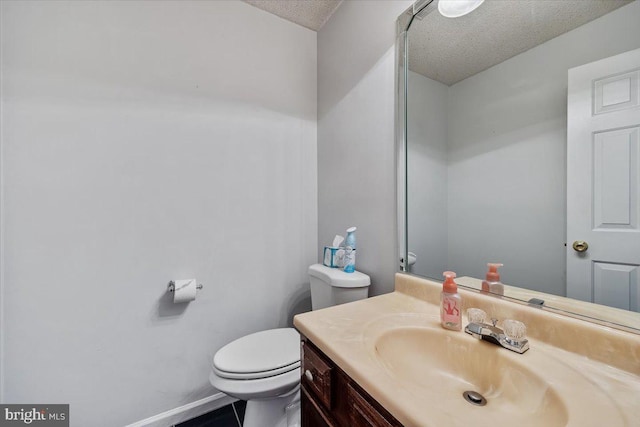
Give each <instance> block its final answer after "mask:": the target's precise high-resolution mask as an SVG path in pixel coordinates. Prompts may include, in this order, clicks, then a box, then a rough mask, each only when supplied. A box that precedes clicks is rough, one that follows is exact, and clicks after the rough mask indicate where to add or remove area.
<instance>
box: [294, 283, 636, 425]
mask: <svg viewBox="0 0 640 427" xmlns="http://www.w3.org/2000/svg"><path fill="white" fill-rule="evenodd" d="M440 289H441V284H439V283H437V282H432V281H429V280H426V279H422V278H418V277H415V276H410V275H407V274H401V273H399V274H397V275H396V283H395V292H392V293H389V294H386V295H381V296H377V297H373V298H369V299H366V300H362V301H357V302H354V303H349V304H343V305H339V306H335V307H330V308H327V309H323V310H318V311H312V312H308V313H304V314H300V315H297V316H296V317H295V319H294V325H295V327H296V328H297V329H298V330H299V331H300V332H301V333H302V334H304V335H305V336H306V337H307V338H309V339H310V340H311V341H312V342H313V343H314V344H315V345H316V346H317V347H318V348H319V349H320V350H322V351H323V352H324V353H325V354H326V355H327V356H328V357H330V358H331V359H332V360H333V361H334V362H335V363H336V364H337V365H338V366H339V367H340V368H341V369H342V370H344V371H345V372H346V373H347V374H348V375H349V376H350V377H351V378H353V379H354V380H355V381H356V382H357V383H358V384H359V385H360V386H361V387H362V388H363V389H364V390H366V391H367V392H368V393H369V394H370V395H371V396H372V397H373V398H374V399H376V400H377V401H378V402H379V403H380V404H382V405H383V406H384V407H385V408H386V409H387V410H388V411H389V412H390V413H391V414H392V415H393V416H394V417H396V418H397V419H398V420H399V421H400V422H401V423H402V424H403V425H405V426H407V427H411V426H435V427H439V426H444V425H448V426H465V427H468V426H470V425H478V426H482V425H487V426H488V425H491V426H502V425H504V426H507V425H508V426H513V425H514V421H516V420H517V422H516V423H515V424H517V425H518V426H523V425H524V426H532V427H533V426H539V425H541V424H540V422H541V419H539V418H538V416H537V415H536V414H547V415H548V414H549V413H554V414H557V417H556V419H551V420H547V421H545V427H546V426H549V425H568V426H580V427H584V426H590V425H593V426H596V425H606V426H607V427H614V426H633V425H637V422H638V420H637V414H638V413H640V399H639V398H638V396H640V335H635V334H632V333H628V332H624V331H619V330H615V329H611V328H608V327H605V326H601V325H596V324H591V323H588V322H584V321H581V320H577V319H573V318H570V317H566V316H562V315H558V314H555V313H548V312H545V311H543V310H540V309H538V308H533V307H528V306H526V305H519V304H515V303H512V302H508V301H504V300H501V299H499V298H495V297H491V296H486V295H481V294H479V293H476V292H471V291H466V290H463V289H461V290H460V294H461V296H462V298H463V309H466V308H469V307H479V308H482V309H483V310H485V311H486V312H487V314H488V316H489V317H496V318H498V319H505V318H512V319H517V320H521V321H523V322H524V323H525V324H526V325H527V328H528V329H527V334H528V339H529V342H530V347H531V348H530V350H529V351H527V352H526V353H524V354H517V353H514V352H511V351H508V350H506V349H504V348H501V347H498V346H496V345H493V344H489V343H486V342H482V341H479V340H477V339H475V338H473V337H471V336H470V335H468V334H465V333H464V332H462V331H461V332H455V331H445V330H444V329H442V328H441V327H440V326H439V294H440ZM463 313H464V311H463ZM464 317H465V316H463V318H464ZM465 324H466V319H464V321H463V327H464V325H465ZM398 330H402V331H414V332H415V331H418V332H420V331H432V332H433V334H431V335H424V336H427V337H436V338H429V339H433V344H434V346H436V345H438V346H446V348H447V350H446V351H448V352H451V351H456V348H465V349H467V351H468V355H467V356H465V357H468V359H464V358H463V359H462V360H459V362H456V363H460V364H461V365H463V364H464V365H465V366H464V367H463V366H461V367H460V368H461V369H460V371H461V372H462V371H465V372H466V374H465V375H471V376H472V377H473V378H479V377H477V374H478V373H479V372H481V371H484V370H486V371H487V372H488V373H489V377H491V375H496V376H499V377H500V378H502V380H501V382H500V384H499V385H498V387H497V388H498V390H497V391H496V390H493V392H491V391H490V390H484V391H481V390H478V391H481V392H484V393H488V394H491V395H492V396H491V397H487V396H485V397H487V400H488V401H489V403H488V404H487V406H484V407H477V406H473V405H471V404H469V403H467V402H465V401H464V400H463V398H462V397H461V395H460V396H458V394H461V393H459V392H458V391H457V390H455V393H454V392H453V391H454V390H452V387H453V386H450V384H453V383H455V382H456V381H457V382H458V383H459V382H460V381H459V380H460V379H459V378H458V379H456V381H452V382H451V383H449V382H448V381H447V380H446V376H441V379H442V381H440V382H438V383H437V384H428V383H427V382H428V381H427V380H424V381H423V382H421V380H420V379H421V378H430V377H428V376H421V374H420V372H417V371H421V370H424V372H425V373H426V372H427V371H428V370H429V369H431V370H432V371H433V368H430V367H429V365H428V362H426V361H425V363H424V364H420V363H421V362H420V360H419V359H416V357H419V356H420V355H419V354H413V353H415V348H414V347H415V346H413V345H410V346H406V345H405V344H406V343H407V341H402V340H399V341H391V342H392V343H393V346H391V347H390V346H387V347H386V348H384V353H385V354H384V358H381V354H382V352H383V349H382V347H380V346H379V345H380V343H381V341H380V338H381V337H385V336H389V335H388V334H389V333H394V332H393V331H398ZM402 333H405V332H402ZM430 333H431V332H430ZM385 334H386V335H385ZM406 336H408V335H406V333H405V337H406ZM416 336H420V335H416ZM387 342H389V340H387ZM403 343H405V344H403ZM430 344H431V343H429V345H430ZM461 345H462V346H461ZM456 346H458V347H456ZM480 346H483V347H480ZM422 348H426V349H427V350H426V351H430V350H429V347H428V345H427V346H425V345H423V346H422ZM434 351H435V350H434ZM441 352H442V351H441ZM494 352H495V353H494ZM394 353H396V354H397V356H398V358H397V362H398V363H397V364H394ZM476 355H483V356H482V358H483V359H484V360H473V361H471V359H475V358H476ZM487 355H488V357H487ZM493 356H495V357H493ZM408 357H413V359H408ZM445 357H446V356H445ZM458 359H459V358H458ZM493 360H498V361H499V362H496V363H491V362H492V361H493ZM407 361H409V362H411V363H414V365H412V366H417V369H416V372H415V378H412V377H411V374H412V373H411V372H409V373H408V375H409V376H407V375H404V376H403V375H402V374H398V372H404V371H407V370H406V369H404V368H403V366H399V365H406V364H407V363H408V362H407ZM445 362H446V361H445ZM415 363H417V364H415ZM403 369H404V371H403ZM527 373H528V374H527ZM405 374H406V372H405ZM449 375H450V374H449ZM483 375H484V374H483ZM527 375H531V376H532V377H535V378H536V381H538V380H540V381H538V382H539V383H542V384H543V386H542V387H540V386H538V387H537V388H536V387H534V386H533V385H532V386H531V387H530V388H525V389H522V388H523V387H521V386H520V387H515V386H514V384H520V385H521V384H533V383H532V382H530V381H529V382H527V381H528V379H527V378H526V376H527ZM453 376H457V374H455V373H454V374H453ZM481 376H482V375H481ZM520 376H522V377H524V378H525V380H526V381H525V382H521V383H517V381H516V380H517V378H518V377H520ZM483 377H486V375H484V376H483ZM474 386H475V387H482V385H481V384H480V385H479V383H478V384H473V381H472V382H471V383H469V387H474ZM489 388H491V387H489ZM494 388H495V387H494ZM549 390H551V392H550V391H549ZM550 393H551V394H550ZM507 395H511V396H512V397H513V396H515V398H513V399H512V400H511V401H509V402H507V403H505V402H506V400H505V399H507V398H506V397H505V396H507ZM543 395H544V396H543ZM496 402H498V403H496ZM554 411H555V412H554ZM600 420H601V421H600ZM600 422H602V424H600Z"/></svg>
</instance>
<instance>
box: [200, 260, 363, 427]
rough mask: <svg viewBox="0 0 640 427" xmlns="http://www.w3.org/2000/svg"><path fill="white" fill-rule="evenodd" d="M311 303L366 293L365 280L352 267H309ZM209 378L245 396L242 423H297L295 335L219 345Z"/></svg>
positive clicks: (291, 426) (266, 426)
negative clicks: (348, 271)
mask: <svg viewBox="0 0 640 427" xmlns="http://www.w3.org/2000/svg"><path fill="white" fill-rule="evenodd" d="M309 279H310V283H311V308H312V310H319V309H322V308H325V307H330V306H333V305H338V304H344V303H347V302H352V301H357V300H361V299H365V298H367V296H368V295H369V285H370V284H371V280H370V278H369V276H367V275H366V274H363V273H360V272H358V271H355V272H353V273H345V272H344V271H342V270H340V269H337V268H329V267H325V266H324V265H321V264H314V265H312V266H310V267H309ZM209 381H210V382H211V384H212V385H213V386H214V387H215V388H216V389H218V390H219V391H221V392H223V393H226V394H228V395H229V396H232V397H235V398H237V399H240V400H246V401H247V408H246V411H245V417H244V422H243V427H298V426H300V334H298V332H297V331H296V330H295V329H293V328H279V329H269V330H266V331H261V332H256V333H253V334H250V335H246V336H244V337H242V338H238V339H237V340H235V341H233V342H231V343H229V344H227V345H225V346H224V347H222V348H221V349H220V350H218V351H217V352H216V354H215V356H214V357H213V364H212V369H211V373H210V374H209Z"/></svg>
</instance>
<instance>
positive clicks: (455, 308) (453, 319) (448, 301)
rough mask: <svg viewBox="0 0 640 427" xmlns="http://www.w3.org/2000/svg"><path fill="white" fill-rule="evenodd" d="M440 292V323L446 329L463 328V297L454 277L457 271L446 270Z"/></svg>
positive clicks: (456, 329)
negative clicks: (459, 292)
mask: <svg viewBox="0 0 640 427" xmlns="http://www.w3.org/2000/svg"><path fill="white" fill-rule="evenodd" d="M442 275H443V276H444V277H445V279H444V283H443V284H442V293H441V294H440V323H441V324H442V327H443V328H445V329H451V330H452V331H459V330H461V329H462V298H461V297H460V294H458V285H456V282H454V281H453V279H454V278H455V277H456V273H454V272H453V271H445V272H444V273H442Z"/></svg>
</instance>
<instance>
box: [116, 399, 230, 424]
mask: <svg viewBox="0 0 640 427" xmlns="http://www.w3.org/2000/svg"><path fill="white" fill-rule="evenodd" d="M237 401H238V399H234V398H233V397H231V396H227V395H226V394H224V393H221V392H219V393H216V394H213V395H211V396H207V397H205V398H204V399H200V400H196V401H195V402H191V403H187V404H186V405H182V406H180V407H177V408H174V409H170V410H168V411H166V412H163V413H161V414H158V415H154V416H152V417H149V418H146V419H144V420H141V421H138V422H135V423H133V424H129V425H127V426H125V427H169V426H172V425H174V424H177V423H181V422H183V421H187V420H190V419H192V418H195V417H197V416H200V415H202V414H206V413H207V412H211V411H215V410H216V409H219V408H222V407H223V406H227V405H229V404H230V403H233V402H237Z"/></svg>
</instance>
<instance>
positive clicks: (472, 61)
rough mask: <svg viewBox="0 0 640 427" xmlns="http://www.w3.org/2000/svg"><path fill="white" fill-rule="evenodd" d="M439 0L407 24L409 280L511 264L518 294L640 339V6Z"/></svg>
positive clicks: (509, 280)
mask: <svg viewBox="0 0 640 427" xmlns="http://www.w3.org/2000/svg"><path fill="white" fill-rule="evenodd" d="M437 1H438V0H434V1H433V2H429V1H428V0H420V1H418V2H416V4H415V5H414V7H413V9H411V10H409V11H408V13H407V14H405V15H403V16H401V17H400V18H399V19H398V24H399V26H403V28H399V30H400V31H399V33H400V36H399V44H400V49H399V51H400V52H401V55H400V56H401V58H400V60H399V66H398V72H399V80H398V81H399V83H401V85H400V86H399V88H398V89H399V94H400V95H399V106H398V119H399V120H402V121H403V122H402V124H401V126H399V128H400V129H401V132H400V133H401V134H402V135H401V138H399V141H400V139H401V140H402V142H403V144H402V146H399V151H400V157H402V159H403V160H404V162H401V163H404V164H402V165H401V166H402V167H401V168H400V169H402V170H401V171H399V172H400V173H402V176H400V177H399V182H401V183H406V187H405V188H404V192H403V193H402V194H403V196H404V199H405V200H403V201H402V202H401V203H400V204H401V205H403V207H404V209H405V210H404V211H403V212H401V214H400V215H399V216H400V218H401V219H402V220H403V221H404V222H405V223H404V224H401V230H403V231H404V233H405V234H404V236H403V237H404V242H403V243H402V246H403V248H402V250H401V252H402V253H403V254H405V253H406V254H408V256H407V257H403V259H404V258H406V259H407V261H408V262H407V265H406V266H404V269H405V270H406V271H408V272H410V273H412V274H416V275H419V276H424V277H427V278H433V279H437V280H441V279H442V272H443V271H445V270H453V271H455V272H457V273H458V277H459V279H458V283H459V284H462V285H466V286H470V287H473V288H480V286H481V283H482V280H483V279H484V278H485V273H486V271H487V263H488V262H494V263H503V264H504V267H502V268H501V271H500V273H501V282H503V283H505V284H507V285H509V286H506V287H505V289H506V290H505V291H504V295H505V296H507V297H512V298H516V299H519V300H524V301H528V300H529V299H530V298H538V299H542V300H544V301H545V302H544V306H545V307H549V308H551V309H554V308H555V309H560V310H566V311H569V312H576V313H578V314H582V315H585V316H588V317H590V318H594V319H603V320H605V321H608V322H613V323H617V324H621V325H623V326H626V327H631V328H637V329H640V314H638V313H636V312H637V311H639V310H640V100H639V98H640V25H638V23H639V22H640V1H638V0H636V1H616V0H577V1H571V0H566V1H536V0H485V1H484V3H483V4H482V5H481V6H480V7H478V8H477V9H476V10H474V11H473V12H471V13H469V14H468V15H465V16H462V17H459V18H454V19H452V18H446V17H444V16H442V15H441V14H440V13H439V12H438V8H437ZM407 16H409V18H408V17H407ZM403 22H409V23H408V24H403ZM407 28H408V29H407ZM405 29H406V31H403V30H405ZM405 46H406V49H404V47H405ZM405 96H406V98H405ZM405 156H406V157H405ZM402 234H403V233H402V232H401V235H402ZM574 242H575V244H574ZM587 246H588V249H587ZM574 247H575V249H574ZM401 256H402V255H401ZM578 301H586V302H585V303H583V302H578Z"/></svg>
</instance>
